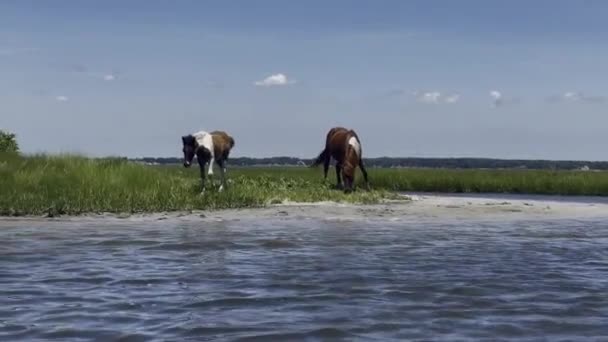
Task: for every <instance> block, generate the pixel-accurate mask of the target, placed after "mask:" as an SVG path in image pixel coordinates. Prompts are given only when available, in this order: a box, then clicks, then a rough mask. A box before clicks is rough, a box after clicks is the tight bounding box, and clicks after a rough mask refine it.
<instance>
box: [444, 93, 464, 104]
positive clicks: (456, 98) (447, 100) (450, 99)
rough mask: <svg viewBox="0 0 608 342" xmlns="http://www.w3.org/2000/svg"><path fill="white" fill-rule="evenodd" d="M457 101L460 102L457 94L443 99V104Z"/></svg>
mask: <svg viewBox="0 0 608 342" xmlns="http://www.w3.org/2000/svg"><path fill="white" fill-rule="evenodd" d="M458 101H460V95H459V94H452V95H448V96H446V98H445V102H447V103H456V102H458Z"/></svg>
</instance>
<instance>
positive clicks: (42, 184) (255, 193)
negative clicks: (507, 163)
mask: <svg viewBox="0 0 608 342" xmlns="http://www.w3.org/2000/svg"><path fill="white" fill-rule="evenodd" d="M369 174H370V183H371V185H372V188H373V189H374V190H373V191H370V192H367V191H356V192H355V193H353V194H349V195H345V194H343V193H342V192H341V191H337V190H335V189H333V184H334V183H335V171H334V169H333V168H332V169H331V170H330V174H329V176H328V180H327V181H326V182H324V181H323V179H322V178H323V177H322V171H321V168H318V169H309V168H300V167H297V168H296V167H293V168H230V167H229V169H228V177H229V181H230V183H229V184H230V187H229V188H228V189H227V190H226V191H224V192H222V193H218V192H217V190H216V189H217V186H215V187H211V186H208V190H207V192H206V193H205V194H204V195H200V180H199V172H198V169H197V168H192V169H184V168H183V167H180V166H145V165H140V164H135V163H131V162H127V161H125V160H120V159H111V158H108V159H88V158H84V157H79V156H45V155H38V156H30V157H20V156H17V155H13V154H3V155H0V215H5V216H6V215H40V214H47V215H58V214H71V215H77V214H84V213H101V212H112V213H138V212H162V211H188V210H195V209H223V208H245V207H260V206H264V205H267V204H272V203H280V202H282V201H285V200H290V201H299V202H313V201H338V202H355V203H374V202H378V201H380V200H381V199H383V198H391V197H392V195H391V193H392V192H393V191H423V192H426V191H429V192H455V193H520V194H524V193H525V194H547V195H597V196H607V195H608V172H584V171H532V170H441V169H370V170H369ZM216 181H217V179H216ZM357 181H358V182H360V181H361V175H360V174H358V175H357Z"/></svg>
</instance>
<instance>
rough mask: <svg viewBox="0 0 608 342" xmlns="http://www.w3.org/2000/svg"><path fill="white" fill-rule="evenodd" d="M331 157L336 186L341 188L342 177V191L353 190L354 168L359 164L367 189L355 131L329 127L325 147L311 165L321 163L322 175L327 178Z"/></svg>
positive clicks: (367, 183)
mask: <svg viewBox="0 0 608 342" xmlns="http://www.w3.org/2000/svg"><path fill="white" fill-rule="evenodd" d="M332 157H333V158H334V159H335V160H336V178H337V180H338V184H337V187H338V188H342V179H341V178H344V187H343V188H344V192H347V193H348V192H351V191H352V190H353V187H354V182H355V170H356V168H357V166H359V168H360V169H361V173H363V178H364V179H365V186H366V188H368V189H369V182H368V179H367V171H366V170H365V166H363V158H362V149H361V141H360V140H359V137H358V136H357V133H355V131H353V130H349V129H346V128H344V127H334V128H332V129H330V130H329V132H328V133H327V139H326V140H325V149H324V150H323V151H322V152H321V154H319V156H318V157H317V159H316V160H315V161H314V163H313V164H312V165H311V167H315V166H318V165H319V164H321V163H323V171H324V177H325V179H327V171H328V170H329V162H330V160H331V158H332ZM341 176H342V177H341Z"/></svg>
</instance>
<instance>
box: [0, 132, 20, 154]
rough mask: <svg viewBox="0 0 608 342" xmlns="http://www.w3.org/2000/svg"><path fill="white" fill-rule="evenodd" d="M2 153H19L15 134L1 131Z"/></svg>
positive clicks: (0, 150) (0, 143)
mask: <svg viewBox="0 0 608 342" xmlns="http://www.w3.org/2000/svg"><path fill="white" fill-rule="evenodd" d="M2 152H8V153H17V152H19V145H18V144H17V138H16V137H15V135H14V134H12V133H8V132H5V131H3V130H1V129H0V153H2Z"/></svg>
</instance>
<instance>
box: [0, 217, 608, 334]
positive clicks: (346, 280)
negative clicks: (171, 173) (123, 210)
mask: <svg viewBox="0 0 608 342" xmlns="http://www.w3.org/2000/svg"><path fill="white" fill-rule="evenodd" d="M0 226H2V228H1V229H0V241H1V242H2V243H1V244H0V340H3V341H25V340H28V341H31V340H37V339H40V340H48V339H58V340H62V341H69V340H102V341H103V340H106V341H112V340H122V341H166V340H172V341H185V340H193V341H201V340H239V339H243V340H249V339H251V340H256V339H257V340H276V341H279V340H281V341H285V340H308V341H315V340H374V339H376V340H382V341H386V340H391V339H394V340H416V339H420V340H446V341H455V340H488V341H490V340H491V341H498V340H517V341H522V340H549V341H558V340H569V341H571V340H584V341H593V340H608V223H606V222H596V221H590V220H583V221H572V220H554V221H516V222H496V221H489V222H483V221H463V220H461V221H447V220H429V221H417V220H415V219H409V220H405V221H400V222H391V221H388V220H387V221H382V220H369V221H365V220H354V221H325V220H312V219H311V220H301V219H300V220H296V219H290V218H289V217H287V218H277V219H274V220H243V221H226V222H201V223H193V222H189V223H188V222H185V223H179V222H177V221H170V220H169V221H159V222H149V223H136V224H133V223H124V224H120V223H116V221H113V222H112V223H111V224H110V223H108V224H104V223H103V221H94V222H80V223H79V222H70V223H66V222H35V223H34V222H33V223H30V224H24V223H19V224H18V225H17V224H15V225H14V226H11V223H10V222H8V223H7V222H4V223H3V224H2V225H0Z"/></svg>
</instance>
